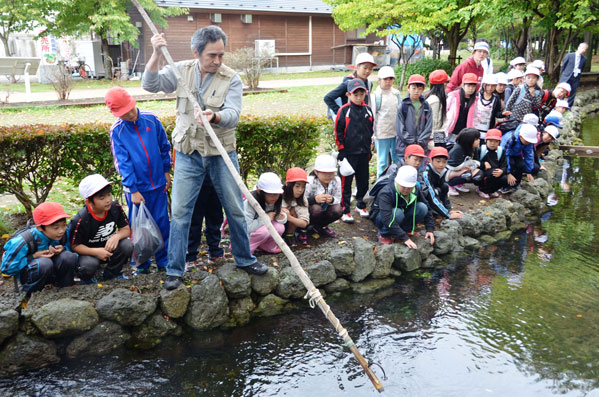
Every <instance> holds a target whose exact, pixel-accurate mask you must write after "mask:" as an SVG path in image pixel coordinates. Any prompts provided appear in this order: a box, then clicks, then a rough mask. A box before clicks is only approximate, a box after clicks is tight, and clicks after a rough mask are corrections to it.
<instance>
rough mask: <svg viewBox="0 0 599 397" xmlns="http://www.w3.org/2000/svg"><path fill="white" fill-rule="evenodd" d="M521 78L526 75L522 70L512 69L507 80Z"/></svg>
mask: <svg viewBox="0 0 599 397" xmlns="http://www.w3.org/2000/svg"><path fill="white" fill-rule="evenodd" d="M519 77H524V73H522V71H521V70H518V69H512V70H510V71H509V72H508V73H507V79H508V80H514V79H517V78H519Z"/></svg>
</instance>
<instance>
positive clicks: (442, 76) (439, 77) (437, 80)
mask: <svg viewBox="0 0 599 397" xmlns="http://www.w3.org/2000/svg"><path fill="white" fill-rule="evenodd" d="M428 81H429V82H430V83H431V84H444V83H447V82H448V81H449V76H448V75H447V72H446V71H445V70H443V69H438V70H433V71H432V72H431V74H429V75H428Z"/></svg>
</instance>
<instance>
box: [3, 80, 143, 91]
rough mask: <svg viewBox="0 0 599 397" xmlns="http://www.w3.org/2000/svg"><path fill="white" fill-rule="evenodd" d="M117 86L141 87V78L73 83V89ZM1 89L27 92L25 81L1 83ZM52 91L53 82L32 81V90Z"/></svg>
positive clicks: (76, 81) (78, 81)
mask: <svg viewBox="0 0 599 397" xmlns="http://www.w3.org/2000/svg"><path fill="white" fill-rule="evenodd" d="M115 86H121V87H141V81H140V80H133V81H129V80H123V81H118V82H117V81H112V80H106V79H101V80H83V79H76V80H75V84H74V85H73V90H89V89H96V88H110V87H115ZM0 91H12V92H25V83H24V82H19V83H15V84H10V83H0ZM48 91H49V92H52V91H54V87H52V84H41V83H31V92H48Z"/></svg>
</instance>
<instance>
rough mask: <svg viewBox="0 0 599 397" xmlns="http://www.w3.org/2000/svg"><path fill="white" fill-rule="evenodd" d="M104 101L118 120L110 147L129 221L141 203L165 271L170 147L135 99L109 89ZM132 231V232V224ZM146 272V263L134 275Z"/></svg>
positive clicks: (117, 89)
mask: <svg viewBox="0 0 599 397" xmlns="http://www.w3.org/2000/svg"><path fill="white" fill-rule="evenodd" d="M104 99H105V102H106V106H108V108H109V109H110V111H111V112H112V114H113V115H114V116H115V117H118V120H117V121H116V122H115V123H114V124H113V125H112V127H111V128H110V145H111V147H112V155H113V157H114V166H115V168H116V170H117V171H118V173H119V174H121V177H122V184H123V187H124V190H125V198H126V200H127V206H128V207H129V220H130V221H132V219H131V215H132V212H133V206H134V205H139V204H140V203H141V202H142V201H143V202H144V203H145V205H146V207H147V208H148V209H149V210H150V213H151V214H152V217H153V218H154V221H156V224H157V225H158V227H159V228H160V232H161V234H162V238H163V240H164V248H163V249H162V250H160V251H158V252H157V253H156V255H155V257H156V265H157V266H158V271H164V270H165V269H166V266H167V252H168V238H169V232H170V223H169V218H168V207H167V206H168V204H167V190H168V189H169V187H170V185H171V175H170V171H171V154H170V153H171V145H170V143H169V142H168V138H167V136H166V131H165V130H164V127H163V126H162V123H161V122H160V120H159V119H158V117H156V116H155V115H154V114H152V113H150V112H144V111H140V110H138V109H137V107H136V106H135V105H136V102H135V99H134V98H133V97H132V96H131V95H129V93H128V92H127V91H126V90H125V89H123V88H121V87H114V88H111V89H110V90H108V92H107V93H106V97H105V98H104ZM131 227H132V228H133V229H135V225H134V224H133V223H132V222H131ZM149 271H150V261H149V260H148V261H147V262H146V263H144V264H142V265H140V266H139V267H138V269H137V273H149Z"/></svg>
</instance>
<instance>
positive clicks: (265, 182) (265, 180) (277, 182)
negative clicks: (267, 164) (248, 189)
mask: <svg viewBox="0 0 599 397" xmlns="http://www.w3.org/2000/svg"><path fill="white" fill-rule="evenodd" d="M257 187H258V189H260V190H261V191H263V192H264V193H272V194H281V193H283V185H282V184H281V178H279V176H278V175H277V174H275V173H274V172H265V173H263V174H262V175H260V178H258V186H257Z"/></svg>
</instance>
